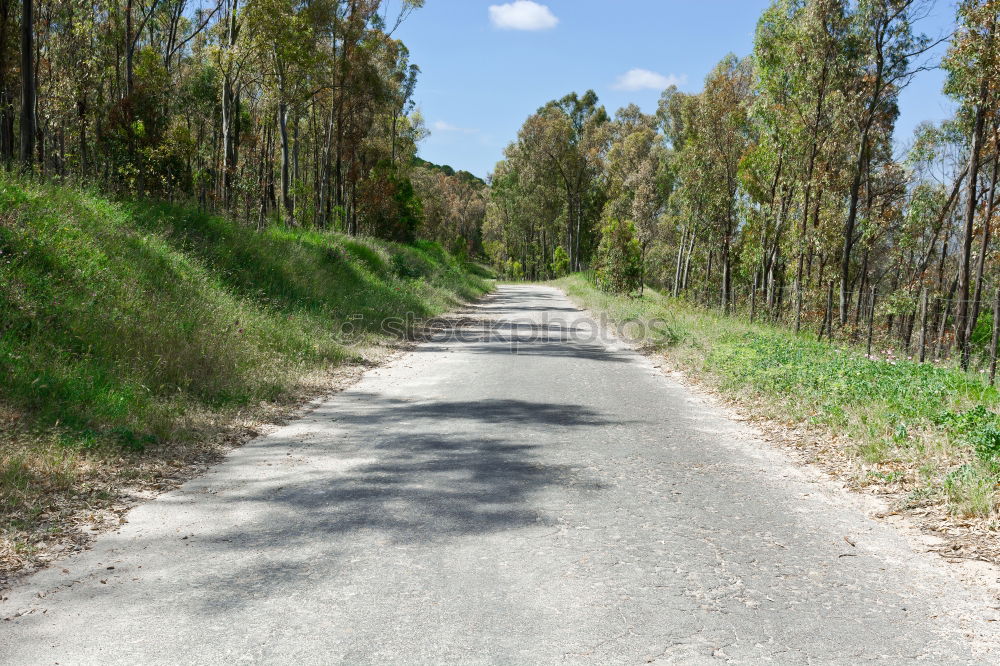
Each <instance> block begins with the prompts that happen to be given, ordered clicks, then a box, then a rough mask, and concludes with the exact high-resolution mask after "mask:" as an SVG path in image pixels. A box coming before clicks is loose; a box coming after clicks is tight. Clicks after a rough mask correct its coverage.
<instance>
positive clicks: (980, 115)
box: [955, 81, 987, 368]
mask: <svg viewBox="0 0 1000 666" xmlns="http://www.w3.org/2000/svg"><path fill="white" fill-rule="evenodd" d="M986 92H987V88H986V81H983V83H982V85H981V86H980V94H979V103H978V104H977V105H976V116H975V121H974V123H973V127H972V147H971V149H970V150H969V174H968V176H969V181H968V186H967V187H966V190H967V191H966V199H967V200H966V206H965V224H964V225H963V226H964V233H963V235H962V257H961V262H960V264H959V270H958V297H957V298H956V303H955V306H956V307H955V342H956V344H957V345H958V348H959V350H960V351H961V355H962V359H961V364H962V368H968V367H969V359H968V349H967V344H968V339H967V337H966V335H965V331H966V326H967V323H966V320H967V317H968V313H969V276H970V268H971V263H972V237H973V231H974V229H975V223H976V204H977V203H978V199H979V197H978V196H977V194H976V186H977V184H978V180H979V155H980V153H981V152H982V143H983V126H984V124H985V123H984V120H985V115H986V113H985V108H984V104H983V101H984V100H985V97H986Z"/></svg>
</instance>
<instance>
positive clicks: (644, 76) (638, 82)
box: [613, 68, 687, 90]
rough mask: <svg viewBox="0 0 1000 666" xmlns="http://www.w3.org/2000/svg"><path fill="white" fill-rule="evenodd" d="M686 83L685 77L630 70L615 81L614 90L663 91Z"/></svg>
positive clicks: (643, 70) (645, 70)
mask: <svg viewBox="0 0 1000 666" xmlns="http://www.w3.org/2000/svg"><path fill="white" fill-rule="evenodd" d="M685 83H687V76H685V75H683V74H681V75H680V76H677V75H675V74H668V75H666V76H664V75H663V74H660V73H658V72H652V71H650V70H648V69H638V68H636V69H630V70H628V71H627V72H625V73H624V74H622V75H621V76H619V77H618V80H617V81H615V85H614V86H613V87H614V89H615V90H663V89H664V88H669V87H670V86H682V85H684V84H685Z"/></svg>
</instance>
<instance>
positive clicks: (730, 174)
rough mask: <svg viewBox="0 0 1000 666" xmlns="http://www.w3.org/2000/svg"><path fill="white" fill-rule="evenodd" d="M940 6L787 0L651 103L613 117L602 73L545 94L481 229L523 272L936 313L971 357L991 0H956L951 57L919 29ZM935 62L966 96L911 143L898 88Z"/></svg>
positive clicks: (845, 307) (727, 303)
mask: <svg viewBox="0 0 1000 666" xmlns="http://www.w3.org/2000/svg"><path fill="white" fill-rule="evenodd" d="M931 9H932V3H931V2H928V1H925V0H776V1H775V2H773V3H772V5H771V6H770V7H769V8H768V9H767V10H766V11H765V12H764V14H763V15H762V16H761V18H760V21H759V23H758V26H757V31H756V36H755V41H754V48H753V53H752V54H751V55H749V56H748V57H746V58H742V59H740V58H737V57H735V56H732V55H730V56H727V57H726V58H724V59H723V60H722V61H721V62H720V63H719V64H718V65H717V66H716V67H715V68H714V69H713V71H712V72H711V73H710V74H709V75H708V76H707V77H706V80H705V85H704V88H703V90H702V91H701V92H699V93H697V94H688V93H682V92H679V91H678V90H676V89H675V88H670V89H668V90H666V91H664V93H663V95H662V97H661V99H660V103H659V107H658V109H657V111H656V113H655V114H653V115H647V114H644V113H642V112H641V111H640V110H639V109H638V108H636V107H635V106H629V107H627V108H624V109H621V110H619V111H618V112H617V113H616V114H615V115H614V117H610V116H609V115H608V114H607V113H606V112H605V110H604V109H603V107H601V106H599V105H598V100H597V98H596V96H595V95H594V94H593V93H592V92H588V93H587V94H585V95H583V96H582V97H580V96H577V95H570V96H567V97H565V98H563V99H561V100H558V101H554V102H550V103H549V104H547V105H545V106H544V107H542V108H541V109H539V111H538V112H537V113H536V114H534V115H532V116H531V117H530V118H528V120H527V121H525V123H524V125H523V127H522V128H521V130H520V132H519V134H518V138H517V140H516V141H515V142H514V143H512V144H511V145H510V146H509V147H508V148H507V150H506V152H505V158H504V160H503V161H502V162H500V163H499V164H498V165H497V167H496V172H495V174H494V179H493V188H492V191H491V196H490V202H489V206H488V211H487V219H486V222H485V229H484V234H485V247H486V248H487V251H488V252H489V254H490V255H491V257H492V258H493V260H494V261H495V262H496V263H497V265H498V266H501V267H503V268H504V270H505V271H506V272H507V273H508V274H509V275H511V276H514V277H521V276H523V277H528V278H539V277H549V276H552V275H553V274H555V273H556V272H558V271H559V270H569V269H580V268H586V267H591V268H594V269H595V270H596V276H597V279H598V280H599V281H600V282H601V284H603V285H604V286H605V287H607V288H609V289H614V290H618V291H630V290H635V289H639V288H641V284H642V282H643V280H645V281H646V282H648V283H651V284H655V285H658V286H660V287H661V288H665V289H666V290H668V291H669V292H671V293H673V294H675V295H678V296H684V297H686V298H690V299H694V300H697V301H699V302H702V303H705V304H713V305H716V306H718V307H720V308H722V309H723V310H727V311H728V310H730V309H732V308H733V307H734V306H739V307H740V308H746V309H748V310H749V309H750V308H751V307H753V309H754V310H755V314H757V315H767V316H770V317H772V318H774V319H776V320H781V321H784V322H786V323H788V324H789V325H791V326H794V327H795V328H800V327H801V326H803V325H804V322H815V323H816V324H820V323H823V324H825V325H824V329H825V330H826V331H827V332H832V333H833V334H836V335H842V336H845V337H851V336H856V335H857V334H858V330H859V329H862V328H864V326H865V323H866V321H867V320H868V319H869V315H875V316H876V317H877V324H876V325H877V326H878V327H879V328H882V327H884V329H882V330H883V331H884V333H885V334H888V335H891V336H893V337H896V338H898V342H899V343H900V344H901V345H903V346H910V345H911V344H913V343H914V342H915V340H916V339H917V337H918V334H919V333H920V332H921V326H923V327H925V328H926V332H925V333H926V336H927V339H928V340H933V353H937V354H939V355H942V354H947V353H949V350H952V349H954V350H960V351H961V352H962V354H961V358H962V360H963V362H964V363H968V360H969V353H970V350H971V348H972V344H971V342H973V341H977V340H980V338H981V336H982V334H983V331H982V330H980V329H978V328H977V323H978V322H979V320H980V319H984V326H983V327H982V328H983V329H985V330H986V331H988V328H989V326H988V323H987V322H986V320H987V319H988V317H987V315H986V314H984V313H985V311H986V310H990V309H992V301H993V298H992V295H991V292H992V290H993V289H994V288H996V287H1000V279H998V278H1000V275H998V274H997V271H996V267H995V250H994V248H993V246H992V245H991V238H992V235H993V233H992V222H993V218H994V214H995V211H996V207H997V206H996V203H997V201H996V194H997V193H996V186H997V169H998V166H1000V162H998V154H1000V151H998V142H1000V104H998V102H1000V67H998V65H1000V57H998V51H1000V41H998V38H997V35H996V32H997V21H998V14H1000V2H998V0H962V2H960V3H959V5H958V14H957V20H958V28H957V31H956V32H955V33H954V34H953V35H947V36H945V37H944V39H947V40H948V44H947V54H946V55H945V57H944V59H943V62H935V61H934V60H932V59H931V58H930V56H929V54H930V53H932V52H933V51H932V49H933V48H934V47H935V46H936V45H937V44H938V43H940V41H941V38H938V39H934V38H931V37H928V36H925V35H922V34H918V32H917V29H918V28H919V26H920V21H921V19H923V18H925V17H926V16H927V15H928V13H929V11H930V10H931ZM939 65H940V66H943V67H944V69H945V70H946V72H947V82H946V86H945V92H946V93H947V94H948V95H949V96H950V97H951V98H952V99H954V100H955V101H956V102H957V106H958V110H957V113H956V115H955V117H953V118H951V119H949V120H948V121H946V122H943V123H941V124H939V125H932V124H929V123H928V124H923V125H921V126H920V127H919V128H918V129H917V131H916V133H915V136H914V137H913V138H912V141H910V142H908V144H909V146H908V148H907V149H906V150H905V151H903V152H902V154H900V151H899V149H898V147H897V144H896V143H894V141H893V132H894V129H895V122H896V119H897V117H898V115H899V96H900V92H901V91H902V90H903V89H904V88H905V87H906V86H907V85H908V84H909V83H910V81H911V80H912V79H913V77H914V76H915V75H917V74H918V73H919V72H921V71H924V70H926V69H928V68H931V67H936V66H939ZM557 255H558V256H557ZM564 256H565V257H566V258H567V259H568V261H567V260H566V259H563V258H562V257H564ZM988 295H989V298H988V297H987V296H988ZM924 299H926V300H924ZM828 302H829V303H830V307H827V304H828ZM873 303H874V310H873V309H872V308H873ZM924 303H926V306H925V308H926V312H927V314H926V316H922V310H921V308H922V306H923V304H924ZM987 335H988V332H987ZM980 341H981V340H980ZM928 344H929V345H930V344H931V343H928Z"/></svg>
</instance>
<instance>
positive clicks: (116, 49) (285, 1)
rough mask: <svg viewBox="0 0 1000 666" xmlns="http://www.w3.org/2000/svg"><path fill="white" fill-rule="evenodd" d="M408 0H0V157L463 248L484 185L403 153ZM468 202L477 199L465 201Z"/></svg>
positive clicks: (295, 221) (113, 189)
mask: <svg viewBox="0 0 1000 666" xmlns="http://www.w3.org/2000/svg"><path fill="white" fill-rule="evenodd" d="M422 4H423V0H402V1H400V2H393V1H391V0H390V1H383V0H350V1H348V0H308V1H306V2H302V1H300V0H197V2H196V1H195V0H97V1H96V2H92V1H84V0H0V161H2V162H3V164H4V165H6V167H7V168H8V169H13V168H17V169H18V170H21V171H28V172H32V173H34V174H36V175H37V176H38V177H41V178H44V179H49V180H52V181H57V182H60V183H65V184H97V185H99V186H100V187H101V188H102V189H103V190H105V191H107V192H109V193H113V194H115V195H116V196H118V197H122V198H127V197H140V198H152V199H161V200H169V201H180V202H194V203H197V205H199V206H200V207H202V208H203V209H206V210H211V211H216V212H220V213H224V214H227V215H229V216H231V217H232V218H234V219H238V220H240V221H242V222H243V223H245V224H248V225H252V226H256V227H257V228H258V229H263V228H264V227H265V226H268V225H270V224H280V225H287V226H292V227H314V228H321V229H332V230H337V231H343V232H345V233H349V234H351V235H357V234H363V235H368V236H374V237H380V238H384V239H390V240H397V241H412V240H413V239H414V238H415V237H416V235H417V228H418V226H419V227H421V229H422V233H421V235H422V236H423V237H424V238H428V239H432V240H442V241H445V242H446V243H447V244H448V245H449V246H450V248H451V249H455V250H459V249H461V250H462V251H463V252H468V253H473V254H475V253H477V252H478V251H479V240H478V235H477V234H478V228H479V225H478V224H477V223H476V222H475V220H476V219H477V218H476V217H475V216H476V214H477V211H479V210H481V209H482V208H483V207H484V205H485V204H484V203H483V202H482V200H483V183H482V182H481V181H479V182H477V181H476V180H475V179H472V180H469V179H468V178H463V176H462V173H461V172H459V173H458V175H456V173H455V172H454V170H451V169H450V168H448V169H445V170H441V169H434V168H432V167H433V165H430V166H428V165H427V163H423V162H420V163H418V162H416V161H415V157H416V146H417V143H418V142H419V141H420V140H421V139H422V138H423V137H424V136H426V134H427V130H426V129H425V127H424V125H423V121H422V118H421V116H420V113H419V111H417V110H415V109H414V101H413V93H414V88H415V86H416V84H417V79H418V76H419V73H420V69H419V67H418V66H417V65H416V64H413V63H411V62H410V56H409V52H408V50H407V48H406V46H405V45H404V44H403V43H402V42H401V41H400V40H399V39H396V38H395V37H394V34H395V32H396V31H397V29H398V28H399V27H400V25H401V24H402V23H403V22H404V21H405V20H406V19H407V17H408V16H409V15H410V14H411V13H412V12H413V11H414V10H416V9H418V8H419V7H420V6H421V5H422ZM480 217H481V215H480Z"/></svg>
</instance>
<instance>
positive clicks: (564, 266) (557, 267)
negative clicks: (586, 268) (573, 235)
mask: <svg viewBox="0 0 1000 666" xmlns="http://www.w3.org/2000/svg"><path fill="white" fill-rule="evenodd" d="M550 268H551V269H552V273H553V274H554V275H555V276H556V277H557V278H558V277H563V276H564V275H566V274H567V273H569V255H568V254H567V253H566V250H564V249H563V247H562V245H560V246H558V247H556V251H555V252H553V253H552V264H551V265H550Z"/></svg>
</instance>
